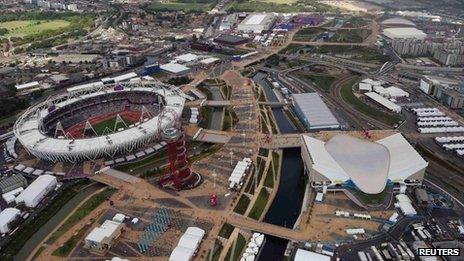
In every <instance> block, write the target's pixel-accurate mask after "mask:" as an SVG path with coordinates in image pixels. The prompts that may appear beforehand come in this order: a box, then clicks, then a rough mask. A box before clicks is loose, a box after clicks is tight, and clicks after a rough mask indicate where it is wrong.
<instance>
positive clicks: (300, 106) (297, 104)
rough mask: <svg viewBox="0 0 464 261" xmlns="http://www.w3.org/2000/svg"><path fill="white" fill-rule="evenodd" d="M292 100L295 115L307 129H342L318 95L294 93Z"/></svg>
mask: <svg viewBox="0 0 464 261" xmlns="http://www.w3.org/2000/svg"><path fill="white" fill-rule="evenodd" d="M292 99H293V107H294V110H295V113H296V115H297V116H298V118H299V119H300V121H301V122H302V123H303V125H305V127H306V128H307V129H309V130H320V129H338V128H340V123H339V122H338V120H337V119H336V118H335V116H334V115H333V114H332V112H331V111H330V110H329V108H328V107H327V105H325V103H324V102H323V101H322V99H321V97H320V96H319V94H318V93H315V92H313V93H298V94H296V93H294V94H292Z"/></svg>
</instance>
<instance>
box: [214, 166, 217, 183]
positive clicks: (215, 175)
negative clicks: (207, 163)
mask: <svg viewBox="0 0 464 261" xmlns="http://www.w3.org/2000/svg"><path fill="white" fill-rule="evenodd" d="M216 177H217V174H216V169H213V182H214V183H213V187H216Z"/></svg>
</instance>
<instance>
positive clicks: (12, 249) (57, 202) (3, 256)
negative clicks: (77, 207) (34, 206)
mask: <svg viewBox="0 0 464 261" xmlns="http://www.w3.org/2000/svg"><path fill="white" fill-rule="evenodd" d="M88 184H89V181H80V182H78V183H76V184H74V185H72V186H71V187H69V188H66V189H65V190H64V191H63V192H62V193H61V194H60V195H58V196H57V197H56V198H55V199H53V201H52V202H51V203H50V205H48V206H47V207H46V208H45V209H44V210H42V211H41V212H40V213H38V215H37V217H36V218H34V219H33V220H31V221H29V222H28V223H26V224H23V226H22V227H21V228H20V229H19V230H18V231H17V232H16V233H15V234H14V235H13V237H12V239H11V240H10V242H8V243H7V244H6V245H5V246H3V247H2V251H0V260H13V257H14V256H15V255H16V254H17V253H18V251H19V250H20V249H21V248H22V247H23V246H24V244H26V242H27V241H28V240H29V237H30V236H31V235H33V234H34V233H35V232H37V230H39V228H40V227H42V226H43V225H44V224H45V223H47V221H48V220H49V219H50V218H51V217H53V216H54V215H55V214H56V213H57V212H58V211H59V210H60V209H61V207H62V206H63V205H64V204H66V203H67V202H68V201H69V200H71V199H72V198H73V197H74V196H75V195H76V194H77V193H78V191H79V190H80V189H82V188H83V187H84V186H86V185H88Z"/></svg>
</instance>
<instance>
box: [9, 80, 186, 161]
mask: <svg viewBox="0 0 464 261" xmlns="http://www.w3.org/2000/svg"><path fill="white" fill-rule="evenodd" d="M118 85H123V86H125V89H124V90H119V91H117V92H130V91H144V92H147V93H156V94H158V95H161V96H163V97H164V99H165V101H166V104H165V106H164V108H163V110H169V111H171V112H174V113H175V114H177V116H180V115H181V114H182V109H183V106H184V102H185V98H184V96H183V95H181V93H180V92H179V91H178V90H177V89H166V88H165V87H166V86H163V84H162V83H159V82H153V81H147V82H142V83H118ZM113 87H114V84H109V85H106V86H103V87H102V86H94V87H92V88H97V89H95V90H93V91H92V90H90V91H86V90H79V91H82V93H77V94H74V95H73V94H67V95H65V96H64V97H58V98H57V99H62V101H61V100H60V101H58V102H56V103H54V104H55V106H56V107H57V108H59V107H64V106H66V105H69V104H72V103H74V102H76V101H79V100H82V99H86V98H90V97H94V96H98V95H103V94H107V93H111V92H116V91H115V90H114V88H113ZM45 103H48V101H47V102H44V103H43V104H39V105H38V106H36V107H34V108H30V109H29V110H28V111H27V112H26V113H24V114H23V115H22V116H21V117H20V119H18V121H17V122H16V124H15V127H14V131H15V135H16V137H17V138H18V140H19V141H20V142H21V144H22V145H23V146H24V147H25V148H26V149H27V150H28V151H29V152H30V153H32V154H33V155H35V156H36V157H38V158H41V159H46V160H51V161H76V160H78V159H95V158H98V157H102V156H105V155H110V156H111V155H114V154H115V153H117V152H123V151H129V150H130V149H131V148H132V149H133V148H135V147H138V146H140V145H141V144H143V143H146V142H148V141H149V140H150V139H151V138H152V137H154V136H155V134H156V133H157V132H158V130H159V128H160V127H161V128H164V127H166V126H168V125H169V124H171V123H172V121H173V119H171V118H167V117H164V118H163V119H162V121H161V126H158V125H159V124H158V122H159V116H155V117H153V118H151V119H149V120H147V121H145V122H142V123H140V124H139V125H137V126H135V127H132V128H128V129H125V130H123V131H119V132H116V133H111V134H108V135H106V136H98V137H93V138H85V139H75V140H73V139H68V138H64V139H60V138H53V137H49V136H47V135H45V134H44V133H43V132H42V131H40V130H39V122H40V121H41V119H43V118H44V117H45V116H47V115H48V110H47V109H48V104H45ZM36 115H39V116H38V117H37V116H36Z"/></svg>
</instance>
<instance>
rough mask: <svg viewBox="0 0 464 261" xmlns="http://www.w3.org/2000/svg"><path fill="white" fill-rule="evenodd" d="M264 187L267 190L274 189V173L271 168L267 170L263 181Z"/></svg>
mask: <svg viewBox="0 0 464 261" xmlns="http://www.w3.org/2000/svg"><path fill="white" fill-rule="evenodd" d="M264 186H266V187H268V188H274V173H273V171H272V168H271V167H269V168H268V169H267V174H266V179H265V180H264Z"/></svg>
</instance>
